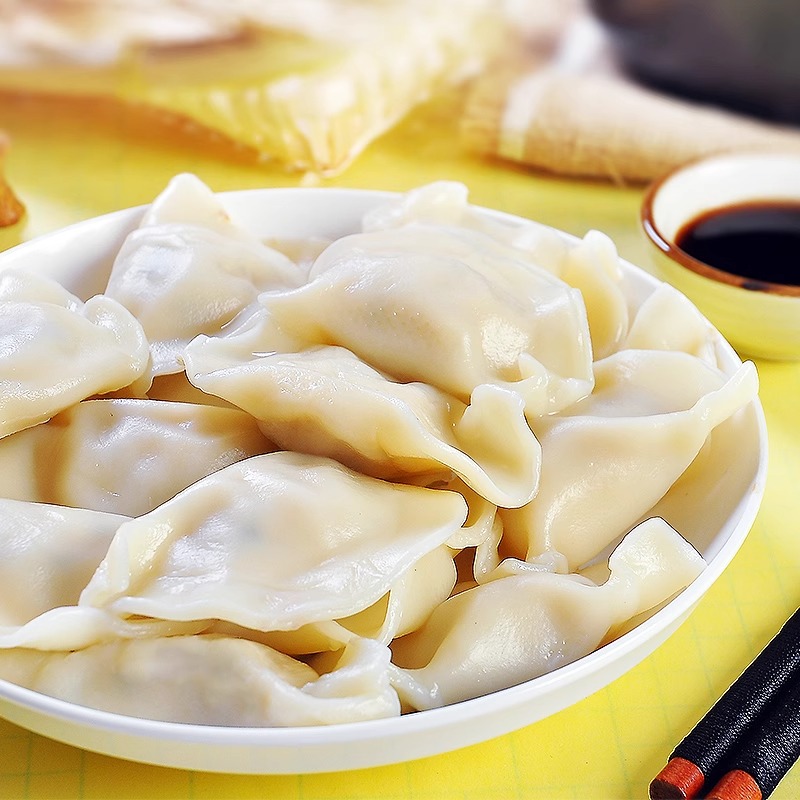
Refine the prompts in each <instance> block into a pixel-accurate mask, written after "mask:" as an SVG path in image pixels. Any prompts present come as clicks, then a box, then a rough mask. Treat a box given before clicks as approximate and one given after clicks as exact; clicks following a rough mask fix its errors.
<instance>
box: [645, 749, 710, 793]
mask: <svg viewBox="0 0 800 800" xmlns="http://www.w3.org/2000/svg"><path fill="white" fill-rule="evenodd" d="M704 782H705V776H704V775H703V773H702V772H701V771H700V768H699V767H698V766H697V765H696V764H693V763H692V762H691V761H688V760H687V759H685V758H671V759H670V760H669V763H668V764H667V766H666V767H664V769H662V770H661V772H659V773H658V775H657V776H656V777H655V778H654V779H653V782H652V783H651V784H650V800H690V798H692V797H697V795H698V794H700V790H701V789H702V788H703V783H704Z"/></svg>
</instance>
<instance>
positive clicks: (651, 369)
mask: <svg viewBox="0 0 800 800" xmlns="http://www.w3.org/2000/svg"><path fill="white" fill-rule="evenodd" d="M757 390H758V379H757V376H756V371H755V368H754V366H753V364H752V363H750V362H748V363H746V364H744V365H743V366H742V367H740V369H739V370H738V371H737V372H736V373H735V374H734V375H732V376H731V377H729V378H726V377H725V376H724V375H723V374H722V373H721V372H720V371H719V370H717V369H714V368H712V367H710V366H708V365H707V364H705V363H704V362H702V361H700V360H699V359H697V358H695V357H693V356H690V355H688V354H686V353H681V352H670V351H643V350H623V351H620V352H619V353H616V354H615V355H613V356H609V357H608V358H607V359H603V360H602V361H599V362H597V364H596V365H595V390H594V392H593V393H592V395H590V396H589V397H587V398H586V399H585V400H583V401H581V402H579V403H576V404H575V405H574V406H572V407H571V408H570V409H567V410H565V411H564V412H563V413H561V414H559V415H553V416H551V417H546V418H541V419H540V420H537V421H536V423H535V424H534V431H535V432H536V435H537V437H538V439H539V441H540V442H541V445H542V472H541V480H540V483H539V492H538V494H537V495H536V497H535V498H534V499H533V500H532V501H531V502H530V503H528V504H527V505H526V506H524V507H522V508H520V509H512V510H505V509H503V510H501V511H500V514H501V516H502V518H503V523H504V534H503V546H504V547H505V548H507V554H509V555H515V556H517V557H520V558H529V559H530V558H534V557H536V556H539V555H540V554H542V553H545V552H550V551H552V552H556V553H560V554H562V555H563V556H565V557H566V559H567V561H568V564H569V568H570V569H572V570H574V569H577V568H578V567H579V566H581V565H582V564H584V563H585V562H587V561H588V560H590V559H592V558H594V557H595V556H596V555H597V554H598V553H600V552H601V551H602V550H603V549H604V548H605V547H606V546H607V545H609V544H611V543H612V542H613V541H614V540H615V539H616V538H618V537H619V536H621V535H622V534H623V533H625V532H626V531H627V530H629V529H630V526H631V525H633V524H634V523H635V522H636V521H637V520H638V519H639V518H640V517H642V516H643V515H645V514H646V513H647V512H648V510H649V509H650V508H652V507H653V506H654V505H655V503H656V502H657V501H658V500H659V499H660V498H661V497H662V496H663V495H664V494H665V493H666V492H667V490H668V489H669V488H670V486H672V484H673V483H675V481H676V480H677V479H678V478H679V477H680V475H681V474H682V473H683V472H684V471H685V470H686V468H687V467H688V466H689V465H690V464H691V463H692V461H693V460H694V458H695V457H696V456H697V454H698V453H699V452H700V450H701V448H702V447H703V444H704V443H705V441H706V438H707V437H708V435H709V434H710V433H711V431H712V430H713V429H714V428H715V427H716V426H717V425H719V424H720V423H722V422H723V421H725V420H726V419H728V418H729V417H731V416H732V415H733V414H734V413H735V412H736V411H738V410H739V409H741V408H743V407H744V406H745V405H747V404H748V403H749V402H750V401H751V400H752V399H753V398H754V397H755V395H756V392H757Z"/></svg>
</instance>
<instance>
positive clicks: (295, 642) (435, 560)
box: [207, 545, 456, 655]
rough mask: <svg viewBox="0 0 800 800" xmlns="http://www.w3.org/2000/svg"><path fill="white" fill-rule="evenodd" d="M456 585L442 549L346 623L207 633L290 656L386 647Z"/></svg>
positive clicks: (225, 627) (449, 557)
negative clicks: (370, 642)
mask: <svg viewBox="0 0 800 800" xmlns="http://www.w3.org/2000/svg"><path fill="white" fill-rule="evenodd" d="M455 583H456V567H455V563H454V561H453V551H452V550H451V549H450V548H449V547H448V546H447V545H442V546H441V547H437V548H436V549H435V550H432V551H431V552H430V553H428V554H427V555H424V556H423V557H422V558H420V559H419V561H417V562H416V563H415V564H414V566H413V567H412V568H411V569H410V570H409V571H408V572H405V573H404V574H403V575H402V576H401V577H400V578H399V579H398V580H397V581H395V583H394V584H392V588H391V589H390V590H389V593H388V594H386V595H384V596H383V597H382V598H381V599H380V600H378V601H377V602H376V603H373V604H372V605H371V606H369V607H368V608H365V609H364V610H363V611H359V612H358V613H357V614H354V615H352V616H350V617H344V618H342V619H339V620H333V621H326V622H311V623H308V624H306V625H302V626H301V627H300V628H297V629H295V630H290V631H266V632H265V631H256V630H252V629H250V628H242V627H241V626H239V625H234V624H232V623H228V622H215V623H213V624H212V625H211V626H210V627H209V628H208V629H207V630H208V631H210V632H215V633H224V634H226V635H229V636H237V637H239V638H242V639H251V640H252V641H257V642H261V643H262V644H266V645H269V646H270V647H274V648H275V649H276V650H280V651H281V652H282V653H289V654H290V655H308V654H311V653H319V652H324V651H338V650H341V649H342V647H343V646H344V645H346V644H347V643H348V642H350V641H351V640H352V639H353V638H355V637H357V636H361V637H366V638H370V639H374V640H376V641H379V642H382V643H384V644H388V643H389V642H390V641H391V640H392V639H394V638H395V637H396V636H404V635H405V634H407V633H410V632H411V631H415V630H416V629H417V628H419V627H420V625H422V623H423V622H425V620H426V619H427V618H428V617H429V616H430V615H431V613H432V612H433V610H434V609H435V608H436V607H437V606H438V605H439V604H440V603H443V602H444V601H445V600H446V599H447V598H448V597H449V596H450V593H451V592H452V590H453V587H454V586H455Z"/></svg>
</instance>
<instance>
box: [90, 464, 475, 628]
mask: <svg viewBox="0 0 800 800" xmlns="http://www.w3.org/2000/svg"><path fill="white" fill-rule="evenodd" d="M466 516H467V508H466V503H465V501H464V499H463V498H462V497H461V496H460V495H458V494H456V493H455V492H447V491H440V490H435V489H423V488H418V487H415V486H402V485H395V484H390V483H386V482H383V481H379V480H376V479H374V478H367V477H364V476H362V475H359V474H357V473H355V472H352V471H350V470H348V469H346V468H345V467H343V466H341V465H340V464H338V463H336V462H334V461H331V460H329V459H323V458H316V457H312V456H306V455H300V454H297V453H284V452H281V453H272V454H268V455H262V456H254V457H253V458H250V459H247V460H245V461H240V462H239V463H238V464H234V465H232V466H230V467H226V468H225V469H223V470H220V471H219V472H216V473H214V474H213V475H210V476H209V477H207V478H204V479H203V480H201V481H198V482H197V483H196V484H193V485H192V486H190V487H189V488H188V489H185V490H184V491H183V492H181V493H180V494H178V495H177V496H176V497H175V498H173V499H172V500H170V501H168V502H166V503H165V504H164V505H162V506H159V508H157V509H155V510H154V511H152V512H150V513H149V514H145V515H144V516H142V517H139V518H138V519H135V520H131V521H130V522H128V523H126V524H124V525H122V526H121V527H120V528H119V530H118V531H117V533H116V535H115V537H114V540H113V541H112V542H111V545H110V547H109V549H108V554H107V555H106V558H105V559H104V561H103V562H102V564H101V565H100V567H99V568H98V570H97V572H96V573H95V575H94V577H93V578H92V580H91V581H90V582H89V584H88V586H87V587H86V589H85V590H84V592H83V594H82V596H81V600H80V603H81V605H82V606H91V607H95V608H105V609H109V610H110V611H112V612H113V613H115V614H118V615H121V616H125V615H144V616H147V617H154V618H158V619H172V620H199V619H204V618H208V619H222V620H226V621H229V622H233V623H235V624H237V625H241V626H243V627H247V628H253V629H255V630H262V631H272V630H294V629H297V628H299V627H300V626H302V625H305V624H308V623H313V622H323V621H326V620H335V619H340V618H342V617H346V616H350V615H353V614H356V613H358V612H359V611H362V610H363V609H365V608H367V607H369V606H371V605H372V604H373V603H375V602H377V601H378V600H379V599H380V598H381V597H383V596H384V595H385V594H386V593H387V592H388V591H389V590H390V589H391V587H392V586H393V585H394V584H395V583H396V581H397V580H398V579H399V578H401V577H402V576H403V575H405V574H406V573H407V572H408V571H409V570H410V569H412V568H413V566H414V565H415V564H416V563H417V562H418V561H419V560H420V559H421V558H422V557H423V556H425V555H426V554H428V553H430V552H431V551H432V550H435V549H436V548H437V547H440V546H441V545H443V544H445V543H446V542H447V540H448V539H449V538H450V537H451V536H452V535H453V534H454V533H455V532H456V531H458V530H459V529H460V527H461V525H462V523H463V522H464V520H465V519H466Z"/></svg>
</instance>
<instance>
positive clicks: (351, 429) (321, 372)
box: [183, 336, 540, 506]
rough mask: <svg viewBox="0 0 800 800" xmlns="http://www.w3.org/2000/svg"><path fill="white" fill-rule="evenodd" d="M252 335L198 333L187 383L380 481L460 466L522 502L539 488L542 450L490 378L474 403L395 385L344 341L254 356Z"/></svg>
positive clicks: (277, 433)
mask: <svg viewBox="0 0 800 800" xmlns="http://www.w3.org/2000/svg"><path fill="white" fill-rule="evenodd" d="M254 344H255V343H254V342H253V341H252V337H250V336H238V337H237V336H230V337H226V338H221V339H215V338H208V337H201V338H198V339H196V340H195V341H193V342H192V343H191V344H190V345H189V347H188V348H187V349H186V351H185V353H184V356H183V359H184V362H185V364H186V372H187V375H188V376H189V380H190V381H191V382H192V383H193V384H194V385H195V386H197V387H198V388H200V389H202V390H203V391H204V392H210V393H212V394H216V395H219V396H220V397H222V398H224V399H226V400H228V401H230V402H231V403H233V404H235V405H237V406H239V407H240V408H242V409H244V410H245V411H247V412H248V413H250V414H252V415H253V416H254V417H255V418H256V419H258V420H259V422H260V425H261V429H262V430H263V431H264V433H265V434H266V435H267V437H268V438H269V439H271V440H272V441H274V442H275V443H276V444H277V445H278V446H279V447H280V448H282V449H284V450H293V451H296V452H301V453H311V454H315V455H324V456H328V457H330V458H334V459H336V460H338V461H340V462H341V463H343V464H345V465H346V466H348V467H350V468H352V469H355V470H357V471H359V472H362V473H364V474H367V475H372V476H374V477H379V478H388V479H399V480H402V479H403V478H404V477H407V476H408V475H419V474H431V475H436V474H437V473H439V474H441V473H442V472H443V471H444V472H445V473H447V471H448V470H453V471H454V472H455V473H457V474H458V475H459V476H460V477H461V478H462V480H463V481H464V482H465V483H466V484H468V485H469V486H470V487H472V489H474V490H475V491H476V492H477V493H478V494H480V495H481V496H483V497H485V498H487V499H488V500H489V501H490V502H492V503H495V504H497V505H503V506H521V505H523V504H525V503H527V502H528V501H529V500H530V499H531V498H532V497H533V495H534V493H535V492H536V487H537V483H538V476H539V462H540V447H539V443H538V442H537V441H536V437H535V436H534V435H533V433H532V432H531V430H530V428H529V427H528V424H527V422H526V420H525V407H524V403H523V400H522V398H521V397H520V396H519V395H518V394H517V393H516V392H513V391H510V390H509V389H505V388H501V387H499V386H494V385H491V384H487V385H483V386H478V387H477V388H476V389H475V390H474V391H473V393H472V397H471V399H470V404H469V405H468V406H465V405H464V403H462V402H461V401H460V400H457V399H455V398H453V397H449V396H447V395H446V394H444V393H443V392H441V391H439V390H437V389H434V388H433V387H431V386H428V385H425V384H422V383H397V382H394V381H391V380H389V379H388V378H387V377H385V376H384V375H383V374H381V373H380V372H378V371H377V370H374V369H373V368H372V367H370V366H369V365H367V364H365V363H364V362H363V361H361V360H360V359H359V358H358V357H357V356H355V355H354V354H353V353H351V352H350V351H349V350H345V349H344V348H341V347H330V346H322V347H312V348H309V349H308V350H304V351H302V352H299V353H288V354H283V353H264V354H261V353H257V354H255V355H254Z"/></svg>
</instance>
